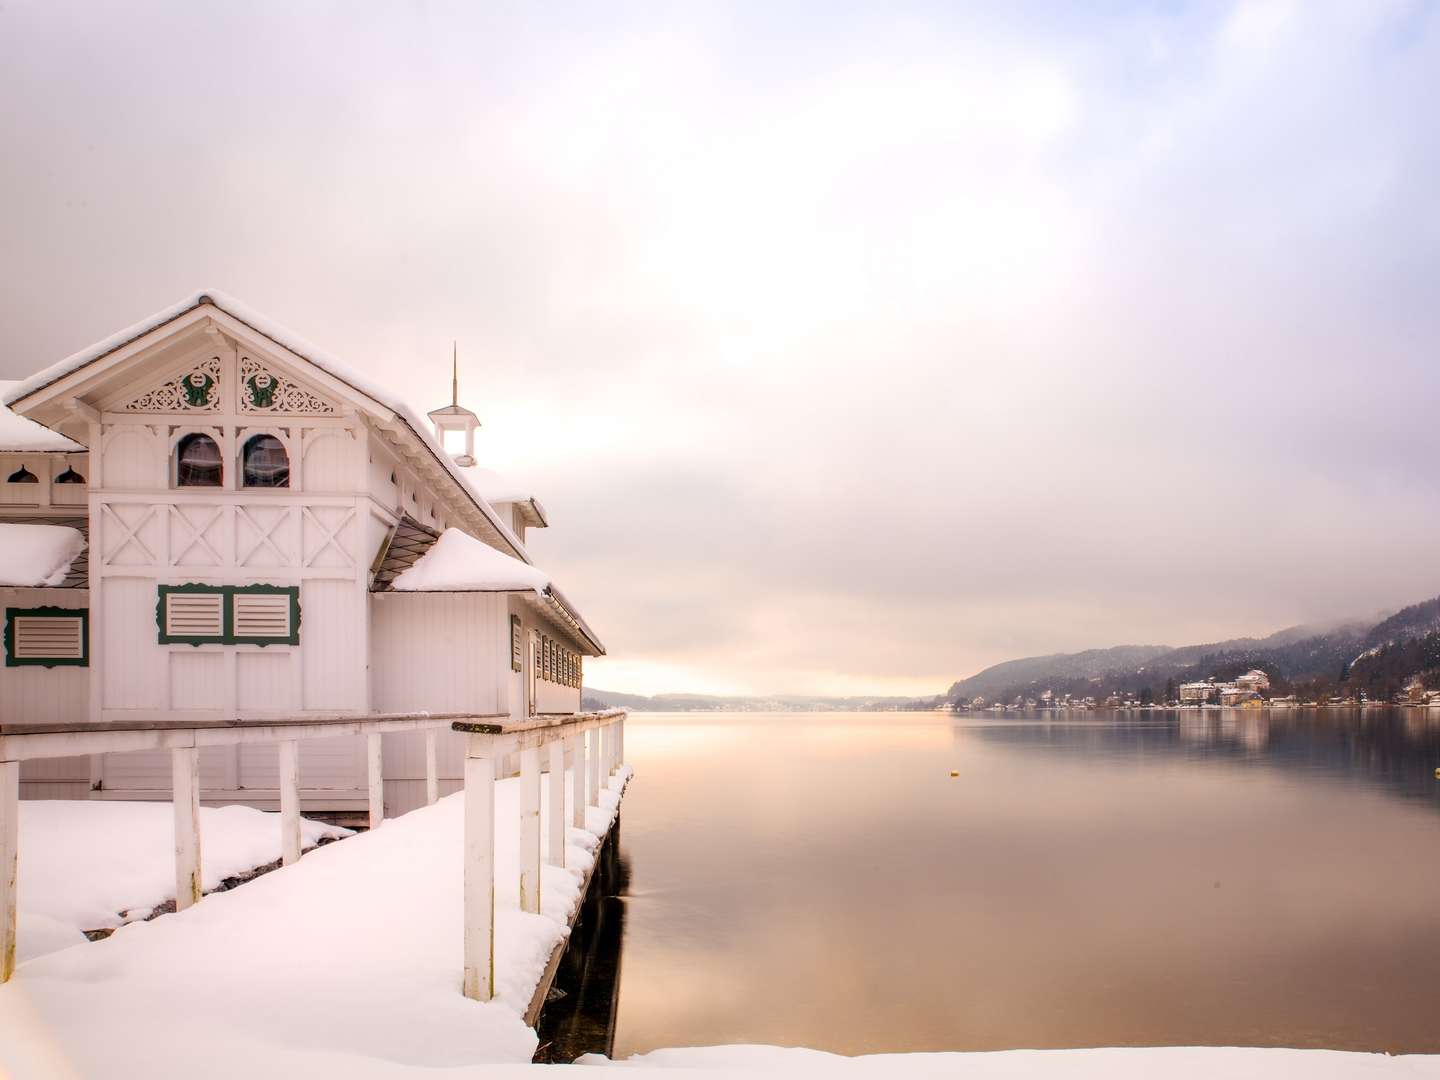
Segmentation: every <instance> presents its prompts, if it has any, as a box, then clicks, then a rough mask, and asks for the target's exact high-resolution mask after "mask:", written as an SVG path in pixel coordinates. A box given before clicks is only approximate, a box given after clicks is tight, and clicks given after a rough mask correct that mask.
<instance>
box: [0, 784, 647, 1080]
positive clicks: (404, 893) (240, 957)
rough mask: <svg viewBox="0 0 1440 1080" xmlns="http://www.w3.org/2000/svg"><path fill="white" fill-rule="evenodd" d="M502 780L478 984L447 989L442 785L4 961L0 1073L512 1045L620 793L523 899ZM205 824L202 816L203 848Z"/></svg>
mask: <svg viewBox="0 0 1440 1080" xmlns="http://www.w3.org/2000/svg"><path fill="white" fill-rule="evenodd" d="M624 776H626V777H628V771H627V772H626V773H624ZM621 783H622V781H620V780H616V781H612V785H613V786H614V787H616V788H618V787H619V786H620V784H621ZM518 786H519V781H518V780H515V779H511V780H504V781H501V782H500V783H498V784H497V785H496V822H497V827H496V835H495V861H496V862H495V865H496V890H495V909H496V910H495V914H496V931H495V937H496V956H495V974H496V989H497V996H496V999H495V1000H494V1001H491V1002H488V1003H485V1004H481V1003H478V1002H474V1001H470V1000H468V999H467V998H465V997H464V996H463V995H462V994H461V992H460V985H461V974H462V968H463V963H464V957H463V952H462V937H463V936H462V914H463V912H462V901H463V889H462V886H463V867H462V859H461V854H462V851H463V835H464V828H463V824H464V813H463V811H464V796H463V793H457V794H455V795H452V796H450V797H448V798H445V799H442V800H441V801H440V802H439V803H437V804H436V805H434V806H430V807H426V808H423V809H420V810H416V811H414V812H412V813H409V814H406V815H404V816H403V817H399V818H394V819H391V820H389V821H386V822H385V824H384V826H382V827H381V828H379V829H376V830H374V831H373V832H369V833H364V834H361V835H359V836H356V837H354V838H352V839H349V840H346V841H345V842H344V843H343V844H331V845H329V846H327V847H323V848H320V849H318V850H316V851H312V852H311V853H310V854H308V855H306V856H305V857H304V858H303V859H301V860H300V862H298V863H296V864H295V865H293V866H288V867H284V868H282V869H280V870H276V871H274V872H273V873H270V874H266V875H265V876H263V877H260V878H257V879H256V880H254V881H252V882H250V883H248V884H247V885H245V886H244V887H243V888H240V889H235V890H233V891H230V892H224V893H216V894H214V895H211V896H207V897H206V898H205V899H204V900H203V901H201V902H200V903H199V904H197V905H195V906H194V907H192V908H189V909H188V910H186V911H184V912H181V913H180V914H178V915H167V916H164V917H162V918H158V919H154V920H152V921H150V922H134V923H130V924H128V925H126V926H123V927H122V928H121V929H119V930H118V931H116V933H115V934H114V935H112V936H111V937H109V938H107V939H105V940H104V941H99V942H95V943H92V944H88V945H85V946H84V947H82V948H74V949H66V950H64V951H62V952H57V953H52V954H50V955H47V956H42V957H39V958H37V959H33V960H30V961H28V962H26V963H23V964H21V965H20V966H19V968H18V969H17V971H16V975H15V978H14V979H13V980H11V982H10V983H9V984H8V985H6V986H4V987H0V1076H5V1075H7V1071H6V1070H7V1069H8V1070H10V1073H9V1075H13V1076H14V1077H16V1078H24V1077H32V1076H34V1077H48V1076H55V1075H69V1076H81V1077H106V1078H110V1077H145V1078H146V1080H163V1078H166V1077H176V1078H179V1077H184V1078H186V1080H193V1077H195V1076H205V1077H207V1078H209V1077H215V1076H247V1077H250V1076H256V1075H296V1076H307V1077H321V1076H337V1077H338V1076H344V1077H346V1078H347V1080H353V1078H354V1077H357V1076H361V1077H363V1076H382V1075H384V1076H394V1075H403V1074H404V1072H405V1070H403V1069H401V1068H400V1066H403V1065H410V1066H422V1067H424V1072H423V1073H422V1072H421V1071H420V1070H419V1069H416V1070H415V1075H416V1076H419V1075H424V1076H427V1077H431V1078H433V1077H434V1076H435V1075H436V1074H435V1071H434V1070H436V1069H441V1068H444V1067H459V1066H473V1065H475V1064H477V1063H482V1062H515V1063H523V1062H528V1061H529V1060H530V1057H531V1056H532V1055H533V1053H534V1051H535V1046H536V1039H535V1033H534V1032H533V1031H532V1030H531V1029H530V1028H528V1027H526V1026H525V1023H524V1020H523V1019H522V1017H523V1014H524V1010H525V1007H526V1006H527V1005H528V1004H529V1001H530V997H531V995H532V993H533V992H534V989H535V986H536V984H537V983H538V982H539V979H540V976H541V975H542V973H543V971H544V968H545V964H546V962H547V961H548V960H549V957H550V953H551V951H552V949H553V948H554V946H555V945H556V943H558V942H559V941H561V940H562V939H563V938H564V936H565V935H566V934H567V933H568V922H569V917H570V914H571V912H572V911H573V909H574V908H575V906H576V905H577V904H578V903H579V900H580V883H581V881H582V879H583V875H584V873H585V872H586V871H587V870H588V868H589V867H590V866H591V865H593V862H594V854H593V852H594V849H595V847H596V846H597V844H598V837H597V831H600V832H603V830H604V829H605V828H608V826H609V824H610V822H611V821H612V820H613V818H614V815H615V812H616V809H617V807H618V805H619V802H620V795H619V791H618V790H606V791H602V793H601V801H602V807H601V809H600V810H599V811H598V812H595V811H592V812H591V813H590V814H588V815H587V821H586V824H587V828H586V829H574V828H571V829H569V830H568V833H567V845H566V859H567V866H566V867H565V868H560V867H553V866H545V867H544V868H543V871H542V878H541V899H542V907H543V910H542V912H541V913H540V914H529V913H526V912H522V911H520V910H519V904H518V897H519V860H518V847H519V835H518V834H519V817H518V803H519V798H518V796H519V792H518ZM570 791H571V785H570V783H569V780H568V778H567V782H566V793H567V796H568V794H569V793H570ZM30 805H40V804H27V806H30ZM99 805H101V806H105V804H99ZM110 805H114V804H110ZM161 805H162V807H163V808H164V809H166V810H168V806H165V805H164V804H161ZM568 814H569V811H568V810H567V819H568ZM545 817H548V808H547V809H542V819H543V818H545ZM271 821H273V818H272V819H271ZM208 824H209V823H208V822H206V823H205V827H207V829H208ZM543 826H544V822H543V820H542V836H545V835H548V833H547V832H546V831H545V830H544V828H543ZM209 843H210V838H209V834H208V832H207V834H206V835H205V836H204V838H203V840H202V844H203V845H205V848H206V857H207V859H208V857H209ZM167 855H168V851H167ZM24 858H25V856H24V854H23V853H22V859H24ZM26 871H27V868H26V867H23V866H22V869H21V875H20V879H21V889H22V890H23V889H24V888H25V887H26V884H25V882H26ZM23 895H24V894H23V893H22V897H23ZM465 1074H468V1075H471V1076H476V1075H480V1073H479V1072H477V1071H475V1070H473V1069H471V1070H465ZM457 1075H460V1073H459V1072H457ZM484 1075H494V1074H493V1072H485V1073H484Z"/></svg>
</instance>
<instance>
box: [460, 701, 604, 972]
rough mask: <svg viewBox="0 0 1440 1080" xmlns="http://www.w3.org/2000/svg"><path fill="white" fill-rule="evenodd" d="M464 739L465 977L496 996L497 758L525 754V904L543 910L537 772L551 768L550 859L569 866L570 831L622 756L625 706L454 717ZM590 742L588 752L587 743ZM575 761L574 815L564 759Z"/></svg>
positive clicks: (522, 820) (522, 797) (522, 845)
mask: <svg viewBox="0 0 1440 1080" xmlns="http://www.w3.org/2000/svg"><path fill="white" fill-rule="evenodd" d="M452 726H453V727H454V729H455V730H456V731H459V732H463V733H464V734H465V737H466V744H465V976H464V992H465V996H466V997H468V998H473V999H474V1000H476V1001H489V1000H490V999H491V998H492V997H494V996H495V780H496V775H497V769H498V765H499V762H500V761H501V760H503V759H504V758H505V757H506V756H507V755H509V754H513V753H516V752H518V753H519V755H520V910H521V911H529V912H534V913H537V914H538V913H539V911H540V851H541V845H540V771H541V764H542V757H541V754H542V751H543V752H544V759H543V760H544V764H545V766H546V768H547V770H548V772H549V783H548V785H547V786H546V788H547V793H548V797H547V802H548V805H549V808H550V821H549V826H550V828H549V832H550V835H549V837H548V843H547V844H546V850H547V851H548V853H549V856H548V861H549V862H551V863H552V864H554V865H556V866H564V865H565V830H566V828H567V827H568V826H569V825H574V826H575V827H577V828H582V827H584V825H585V814H586V811H587V809H588V808H590V807H599V805H600V790H601V788H602V787H603V786H604V785H605V784H607V783H608V781H609V778H610V777H611V776H612V775H614V773H615V772H616V770H617V769H619V768H620V767H621V766H622V765H623V763H624V758H625V712H624V710H622V709H612V710H609V711H607V712H598V713H573V714H571V713H566V714H556V715H552V716H538V717H535V718H533V719H530V720H526V721H522V722H519V723H505V722H501V723H489V722H486V721H483V720H478V721H477V720H469V721H467V720H457V721H455V722H454V724H453V725H452ZM587 742H588V744H589V746H588V750H587V747H586V743H587ZM567 752H568V756H569V757H570V759H571V771H570V782H571V793H570V813H569V815H568V817H567V815H566V812H565V758H566V756H567Z"/></svg>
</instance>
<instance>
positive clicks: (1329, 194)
mask: <svg viewBox="0 0 1440 1080" xmlns="http://www.w3.org/2000/svg"><path fill="white" fill-rule="evenodd" d="M162 6H163V5H162ZM197 41H203V42H204V45H203V47H196V42H197ZM58 70H63V71H64V72H65V73H66V74H65V77H64V78H57V77H56V75H55V73H56V71H58ZM217 72H226V73H232V74H233V73H238V72H243V77H223V78H217V77H216V73H217ZM1437 83H1440V15H1437V9H1436V8H1435V7H1434V6H1433V5H1425V4H1419V3H1408V2H1403V0H1402V2H1397V3H1391V4H1379V5H1377V4H1368V3H1353V2H1347V0H1320V2H1317V3H1313V4H1295V3H1284V2H1276V0H1266V2H1246V3H1236V4H1232V5H1223V4H1222V5H1220V6H1218V7H1217V6H1214V5H1189V4H1175V5H1166V6H1164V7H1163V8H1162V9H1160V10H1150V11H1146V10H1141V9H1139V8H1132V7H1129V6H1125V5H1120V6H1118V7H1117V6H1113V5H1111V6H1106V7H1104V8H1103V9H1097V8H1094V7H1093V6H1074V5H1069V6H1067V5H1054V4H1046V3H1037V4H1029V5H1000V6H997V7H995V8H992V9H991V10H990V11H989V12H980V11H966V10H960V9H958V8H952V7H945V6H941V7H936V6H934V5H924V4H904V3H902V4H898V5H886V6H884V7H883V8H871V9H868V10H865V9H859V10H850V9H843V10H842V9H835V8H829V7H827V8H821V7H805V6H798V7H794V6H792V7H777V6H774V5H751V4H738V5H716V6H709V5H705V4H700V5H685V6H684V7H682V8H676V9H667V10H665V11H663V12H662V11H660V10H657V9H654V8H642V9H634V10H614V9H605V10H604V11H601V10H599V9H596V10H591V11H586V10H584V9H577V10H574V11H569V10H567V11H566V12H564V13H561V12H559V11H552V10H549V9H547V8H544V7H537V6H521V7H519V8H513V7H512V8H508V9H495V10H489V9H485V8H481V7H472V6H469V5H457V6H453V7H447V6H446V5H443V4H441V5H427V6H426V7H425V8H424V9H423V14H422V13H421V12H420V11H419V9H414V8H410V7H399V8H382V7H376V8H365V7H358V8H357V7H354V6H352V5H338V4H337V5H329V6H327V5H325V4H320V5H304V6H303V7H294V6H291V5H282V4H255V5H243V6H235V7H232V8H211V9H206V10H202V11H197V10H195V9H194V8H192V7H189V6H183V5H179V4H175V5H173V7H172V8H171V9H170V10H169V12H168V13H164V12H161V11H158V10H157V11H155V12H153V16H152V17H148V18H145V19H137V18H133V17H131V15H130V14H129V13H128V12H125V11H121V10H119V9H116V10H113V11H110V10H105V9H99V8H96V7H94V6H93V5H90V4H69V5H67V4H65V3H54V4H46V5H35V6H28V5H23V4H21V5H7V6H6V7H5V8H4V9H3V11H0V91H3V93H4V94H5V96H6V99H7V100H10V101H14V102H27V103H30V104H31V105H34V106H37V107H28V106H27V107H26V108H23V109H22V108H16V109H11V110H8V111H6V112H5V114H4V115H3V117H0V137H3V139H4V142H5V146H6V147H7V153H6V154H5V155H3V157H0V191H3V193H4V195H5V197H6V200H7V203H8V205H9V206H10V207H11V208H12V211H14V212H12V213H10V214H8V215H6V225H5V240H6V243H5V247H6V250H7V251H8V252H10V253H11V254H12V257H11V258H10V259H8V260H6V262H5V264H4V266H3V267H0V277H3V282H4V289H3V290H0V326H3V331H0V334H3V342H4V353H3V356H4V359H3V363H0V375H3V376H6V377H18V376H21V375H25V374H28V373H29V372H31V371H33V370H35V369H37V368H39V367H41V366H42V365H45V364H48V363H50V362H52V361H53V360H55V359H57V358H59V357H61V356H64V355H66V354H67V353H69V352H71V351H72V350H74V349H76V348H79V347H81V346H83V345H85V344H87V343H88V342H90V341H93V340H95V339H97V338H100V337H103V336H105V335H107V334H109V333H111V332H113V331H114V330H116V329H117V328H119V327H122V326H125V325H127V324H129V323H131V322H133V321H134V320H135V319H137V318H139V317H141V316H143V315H145V314H147V313H149V312H151V311H153V310H156V309H158V308H160V307H162V306H164V305H165V304H167V303H170V302H171V301H173V300H175V299H177V298H178V297H180V296H183V295H185V294H187V293H188V292H190V291H191V290H193V289H194V288H196V287H198V286H200V285H214V286H216V287H220V288H223V289H225V290H226V291H228V292H230V293H232V294H234V295H235V296H237V297H240V298H242V299H243V300H245V301H246V302H247V303H248V304H250V305H252V306H254V307H255V308H257V309H259V310H261V311H264V312H266V313H267V314H269V315H270V316H272V317H273V318H274V319H275V320H277V321H278V322H280V323H282V324H284V325H287V326H290V327H292V328H293V329H294V330H295V331H296V332H298V333H300V334H301V335H303V336H305V337H307V338H309V339H311V340H313V341H315V342H316V343H318V344H320V345H322V346H323V347H324V348H326V349H328V350H329V351H331V352H333V353H335V354H337V355H340V356H342V357H344V358H346V359H347V360H349V361H350V362H352V363H354V364H356V365H358V366H360V367H362V368H364V369H365V370H366V371H367V372H369V373H370V374H371V375H372V376H373V377H374V378H376V379H378V380H381V381H384V382H386V383H388V384H390V385H393V386H395V387H398V388H400V389H401V390H402V391H403V392H404V393H405V394H406V395H408V397H409V398H410V400H411V401H412V402H413V404H414V405H415V406H416V407H417V408H419V409H421V410H429V409H432V408H435V407H437V406H440V405H444V404H448V403H449V401H450V374H451V373H450V357H451V342H452V340H458V342H459V356H460V387H461V399H462V404H465V405H468V406H469V407H471V408H473V409H474V410H476V412H477V413H478V414H479V415H480V418H481V421H482V423H483V425H484V426H483V427H482V428H481V429H480V431H479V433H478V439H477V457H478V458H479V460H480V463H481V464H482V465H485V466H486V467H489V468H494V469H497V470H498V471H500V472H502V473H515V474H518V475H520V476H523V477H525V478H526V480H527V481H528V483H529V484H530V485H531V487H532V489H533V491H534V493H535V494H536V495H537V496H538V497H539V498H540V499H541V501H542V502H543V503H544V505H545V507H546V510H547V512H548V514H549V517H550V520H551V522H552V525H553V528H551V529H549V530H545V531H540V532H536V533H532V536H531V538H530V542H531V548H532V550H533V553H534V556H535V559H536V561H537V563H539V564H540V565H541V566H543V567H545V568H546V569H548V570H550V571H551V572H552V573H553V574H554V575H555V576H556V578H557V580H558V581H559V582H560V583H561V585H562V587H563V589H564V590H565V592H566V593H567V595H569V596H570V597H572V598H573V599H574V600H575V601H576V602H577V603H578V604H579V606H580V607H581V609H582V610H583V612H584V613H585V615H586V617H587V618H588V619H589V620H590V621H591V622H592V623H593V624H594V626H595V627H596V629H597V631H598V632H599V633H600V635H601V636H602V637H603V638H604V640H605V642H606V644H607V646H608V647H609V649H610V652H611V658H610V659H606V660H602V661H598V662H592V663H591V664H590V665H589V667H588V669H587V671H588V676H589V681H590V682H591V684H592V685H598V686H603V687H605V688H609V689H615V690H630V691H640V692H644V691H656V690H666V691H682V690H688V691H695V692H707V691H709V692H718V693H731V692H756V693H776V692H787V691H789V692H809V693H820V692H829V693H835V694H846V693H863V692H874V693H887V692H889V693H918V692H939V691H941V690H943V689H944V688H945V686H946V685H947V684H948V682H949V681H950V680H951V679H953V678H955V677H959V676H962V675H965V674H969V673H971V672H973V671H975V670H976V669H978V668H979V667H981V666H983V665H985V664H987V663H990V662H993V661H997V660H1001V659H1005V658H1008V657H1012V656H1017V655H1025V654H1035V653H1045V652H1054V651H1061V650H1070V649H1079V648H1087V647H1092V646H1101V645H1109V644H1115V643H1119V642H1122V641H1125V642H1140V643H1167V644H1183V643H1187V642H1194V641H1204V640H1214V639H1216V638H1222V637H1230V636H1234V635H1236V634H1242V633H1264V632H1268V631H1271V630H1274V629H1277V628H1279V627H1280V626H1283V625H1286V624H1289V623H1294V622H1299V621H1304V620H1309V619H1323V618H1328V617H1331V616H1337V615H1343V614H1351V613H1368V612H1371V611H1374V610H1375V609H1377V608H1381V607H1386V606H1398V605H1399V604H1403V603H1407V602H1411V601H1414V600H1417V599H1420V598H1422V597H1424V596H1427V595H1433V594H1434V593H1435V592H1436V591H1437V589H1440V576H1437V574H1436V571H1435V569H1434V565H1435V564H1434V554H1433V547H1434V543H1433V539H1432V538H1433V536H1434V535H1435V532H1436V530H1437V527H1440V501H1437V500H1436V499H1435V498H1434V497H1433V494H1434V492H1433V488H1434V480H1433V471H1434V470H1433V462H1434V461H1435V460H1436V458H1437V451H1440V433H1437V432H1440V428H1437V426H1436V425H1435V423H1434V413H1435V407H1434V406H1435V401H1436V395H1437V391H1440V381H1437V380H1440V375H1437V368H1436V365H1435V364H1434V343H1435V341H1436V340H1440V307H1437V306H1436V305H1435V303H1434V296H1435V294H1436V283H1437V282H1436V278H1437V267H1440V233H1437V231H1436V229H1435V228H1434V227H1433V220H1434V213H1433V199H1434V196H1433V192H1434V190H1435V187H1436V182H1437V180H1440V175H1437V173H1440V127H1437V126H1436V125H1435V124H1433V123H1430V122H1429V117H1428V114H1427V113H1426V112H1425V109H1426V103H1428V102H1429V101H1432V100H1434V99H1435V98H1436V96H1437V91H1440V85H1437ZM38 106H43V107H38ZM22 208H23V212H20V211H21V209H22ZM1401 518H1403V524H1401V522H1400V519H1401Z"/></svg>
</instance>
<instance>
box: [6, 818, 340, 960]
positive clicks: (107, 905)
mask: <svg viewBox="0 0 1440 1080" xmlns="http://www.w3.org/2000/svg"><path fill="white" fill-rule="evenodd" d="M300 828H301V840H302V842H303V844H304V846H305V847H307V848H308V847H313V846H314V845H315V844H316V843H317V842H319V841H320V840H321V839H324V838H329V837H336V838H338V837H341V836H349V835H350V830H349V829H342V828H340V827H338V826H335V825H325V824H323V823H321V822H318V821H302V822H301V825H300ZM200 830H201V834H202V835H203V837H204V852H203V856H204V860H203V861H204V880H203V883H202V884H203V888H204V889H206V890H207V891H208V890H210V889H214V888H216V887H218V886H219V884H220V883H221V882H222V881H223V880H224V879H225V878H229V877H236V876H238V875H240V874H244V873H247V872H248V871H251V870H253V869H255V868H256V867H257V866H264V865H265V864H266V863H270V862H274V861H275V860H276V859H278V858H280V828H279V823H278V822H277V820H276V817H275V815H274V814H266V813H263V812H261V811H259V810H255V809H253V808H251V807H248V806H222V807H208V806H207V807H203V808H202V809H201V811H200ZM18 880H19V894H18V897H17V905H16V906H17V908H18V917H19V933H18V937H19V941H18V948H17V950H16V959H17V960H18V961H19V962H20V963H24V962H25V961H26V960H29V959H33V958H34V957H37V956H40V955H43V954H44V953H48V952H55V951H56V950H57V949H63V948H68V947H69V946H71V945H74V944H77V943H80V942H83V941H84V940H85V937H84V933H83V931H86V930H104V929H108V928H111V927H116V926H120V925H121V924H122V923H125V922H131V921H134V920H135V919H143V918H145V917H146V916H147V915H149V914H150V913H151V912H152V911H153V910H154V909H155V908H157V907H159V906H160V905H162V904H164V903H165V902H166V901H169V900H174V899H175V811H174V807H173V806H172V804H171V803H169V802H101V801H94V802H91V801H84V800H55V801H49V800H44V801H34V802H22V803H21V804H20V866H19V875H18Z"/></svg>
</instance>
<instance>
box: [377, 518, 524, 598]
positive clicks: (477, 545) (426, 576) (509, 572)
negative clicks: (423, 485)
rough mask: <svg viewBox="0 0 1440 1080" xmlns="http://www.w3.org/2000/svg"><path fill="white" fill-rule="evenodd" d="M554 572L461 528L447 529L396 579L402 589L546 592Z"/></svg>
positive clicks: (397, 587) (408, 590)
mask: <svg viewBox="0 0 1440 1080" xmlns="http://www.w3.org/2000/svg"><path fill="white" fill-rule="evenodd" d="M549 586H550V575H549V574H547V573H545V571H543V570H540V569H538V568H536V567H534V566H529V565H527V564H526V563H523V562H521V561H520V560H519V559H512V558H511V557H510V556H509V555H506V554H505V553H503V552H500V551H496V550H495V549H494V548H492V547H491V546H490V545H489V544H487V543H485V542H484V541H481V540H477V539H475V538H474V537H473V536H470V535H468V534H467V533H463V532H461V531H460V530H459V529H446V530H445V531H444V532H443V533H441V534H440V539H439V540H437V541H435V543H434V545H433V546H431V548H430V550H429V551H427V552H425V554H424V555H421V556H420V558H418V559H416V560H415V563H414V565H413V566H411V567H410V568H409V569H407V570H406V571H405V572H404V573H402V574H401V575H400V576H399V577H397V578H396V579H395V582H394V584H393V585H392V586H391V588H393V589H396V590H398V591H400V592H502V591H512V590H513V591H525V592H528V591H530V590H534V591H535V592H536V593H539V594H543V593H544V591H545V590H546V589H547V588H549Z"/></svg>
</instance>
